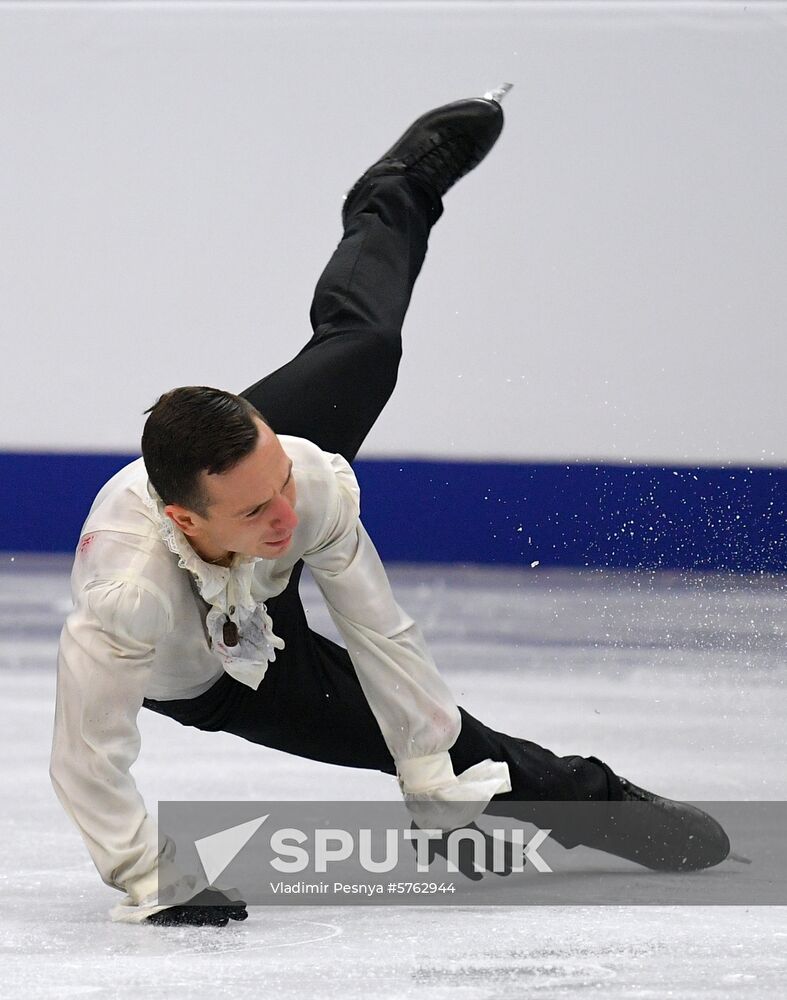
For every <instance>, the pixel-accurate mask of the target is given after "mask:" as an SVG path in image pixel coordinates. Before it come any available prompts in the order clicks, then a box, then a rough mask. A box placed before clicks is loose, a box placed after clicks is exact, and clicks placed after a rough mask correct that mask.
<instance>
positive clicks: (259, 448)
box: [164, 417, 298, 565]
mask: <svg viewBox="0 0 787 1000" xmlns="http://www.w3.org/2000/svg"><path fill="white" fill-rule="evenodd" d="M255 423H256V424H257V429H258V431H259V437H258V439H257V444H256V447H255V449H254V451H252V452H251V453H250V454H249V455H247V456H246V457H245V458H242V459H241V460H240V462H238V463H237V464H236V465H234V466H233V467H232V468H231V469H228V470H227V471H226V472H221V473H218V474H217V475H208V474H207V473H205V472H203V473H202V485H203V487H204V489H205V492H206V494H207V496H208V498H209V499H210V506H209V507H208V509H207V511H206V513H205V516H204V517H203V516H200V515H199V514H197V513H195V512H194V511H189V510H186V509H185V508H184V507H179V506H177V505H176V504H169V505H167V506H166V507H165V508H164V510H165V512H166V513H167V514H168V515H169V517H171V518H172V520H173V521H174V522H175V524H176V525H177V526H178V527H179V528H180V530H181V531H182V532H183V533H184V534H185V535H186V536H187V538H188V539H189V543H190V544H191V546H192V548H193V549H194V551H195V552H196V553H197V555H199V556H200V557H201V558H202V559H204V560H206V561H207V562H215V563H216V564H218V565H229V563H230V561H231V558H232V553H234V552H239V553H241V554H242V555H245V556H261V557H262V558H263V559H278V558H279V557H280V556H282V555H284V553H285V552H286V551H287V549H288V548H289V547H290V545H291V543H292V533H293V531H294V530H295V528H296V526H297V524H298V515H297V514H296V513H295V502H296V494H295V479H294V478H293V474H292V461H291V460H290V459H289V457H288V456H287V454H286V452H285V451H284V449H283V448H282V446H281V443H280V442H279V439H278V438H277V437H276V435H275V434H274V433H273V431H272V430H271V429H270V427H268V426H267V424H264V423H263V422H262V421H261V420H257V418H256V417H255Z"/></svg>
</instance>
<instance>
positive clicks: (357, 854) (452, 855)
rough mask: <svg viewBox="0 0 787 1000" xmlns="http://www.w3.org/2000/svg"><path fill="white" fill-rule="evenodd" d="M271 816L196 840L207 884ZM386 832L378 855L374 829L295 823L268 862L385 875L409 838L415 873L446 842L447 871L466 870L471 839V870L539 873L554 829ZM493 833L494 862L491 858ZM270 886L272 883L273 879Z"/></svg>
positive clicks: (281, 832)
mask: <svg viewBox="0 0 787 1000" xmlns="http://www.w3.org/2000/svg"><path fill="white" fill-rule="evenodd" d="M269 815H270V813H266V814H265V815H264V816H259V817H257V818H256V819H253V820H249V821H248V822H246V823H240V824H238V825H236V826H231V827H228V828H227V829H225V830H220V831H219V832H218V833H214V834H211V835H210V836H209V837H201V838H200V839H198V840H195V841H194V846H195V848H196V850H197V854H198V855H199V859H200V862H201V864H202V868H203V871H204V872H205V877H206V878H207V880H208V883H209V884H212V883H213V882H215V880H216V879H217V878H218V877H219V876H220V875H221V873H222V872H223V871H224V870H225V869H226V868H228V867H229V865H230V864H231V863H232V862H233V861H234V860H235V858H236V857H237V856H238V854H239V853H240V851H241V850H243V848H244V847H245V846H246V844H247V843H248V842H249V840H250V839H251V838H252V837H253V836H254V834H255V833H256V832H257V831H258V830H259V829H260V827H261V826H262V825H263V823H264V822H265V821H266V820H267V819H268V817H269ZM382 832H383V833H384V835H385V850H384V856H383V857H382V858H377V859H376V858H374V857H373V856H372V855H373V853H374V851H373V833H374V835H375V837H377V838H379V834H380V831H379V830H375V831H372V829H371V828H370V827H367V828H361V829H360V830H358V831H350V830H343V829H341V828H336V827H332V828H329V829H319V828H318V829H315V830H314V831H313V832H312V833H311V835H310V834H308V833H306V832H305V831H304V830H300V829H298V828H297V827H283V828H277V829H274V830H273V831H272V832H271V834H270V840H269V845H270V849H271V851H272V852H273V857H272V858H270V860H269V864H270V866H271V868H273V869H274V870H275V871H277V872H281V873H282V874H288V875H293V874H300V873H302V872H305V871H310V872H312V871H313V872H315V873H317V874H325V873H327V872H328V870H329V867H330V866H332V865H337V864H342V863H344V862H346V861H350V860H354V861H357V863H358V864H359V865H360V866H361V868H362V870H363V871H365V872H369V873H370V874H375V875H380V874H387V873H388V872H392V871H394V869H396V868H397V867H398V865H399V860H400V859H399V849H400V846H401V845H402V844H403V843H406V842H408V841H409V842H410V843H409V844H408V848H407V849H408V852H409V851H411V850H412V848H413V847H414V848H415V858H416V872H417V873H418V874H419V875H422V874H427V873H428V872H429V871H430V865H431V864H432V863H433V861H434V858H435V852H434V850H433V847H434V845H435V844H436V843H438V842H439V843H440V844H441V845H444V857H445V859H446V870H447V871H448V872H449V873H451V874H456V873H458V872H460V871H462V870H463V859H460V854H461V852H462V851H463V850H464V849H465V848H464V847H463V845H464V844H467V843H470V844H472V852H473V861H472V864H473V871H475V872H477V873H480V872H487V871H490V872H494V873H496V874H501V875H502V874H507V873H515V872H523V871H524V870H525V864H526V863H529V864H530V865H532V867H533V868H534V869H535V870H536V871H537V872H541V873H551V871H552V869H551V868H550V867H549V865H548V864H547V862H546V861H545V860H544V859H543V858H542V857H541V855H540V854H539V853H538V851H539V848H540V847H541V846H542V845H543V843H544V841H545V840H546V839H547V838H548V837H549V834H550V832H551V831H550V830H536V832H535V834H533V835H532V836H531V837H530V838H529V839H528V840H525V831H524V830H522V829H518V828H515V829H513V830H510V831H508V833H509V836H508V837H506V836H505V833H506V831H504V830H493V831H492V832H491V834H490V835H485V834H484V833H483V832H482V831H481V830H478V829H468V828H463V829H460V830H454V831H452V832H451V833H449V834H448V835H447V837H446V835H445V834H444V833H443V831H442V830H421V829H418V828H411V829H404V830H403V829H394V828H391V827H389V828H388V829H386V830H384V831H382ZM490 836H491V839H492V864H491V866H490V865H489V857H488V854H489V852H488V841H489V837H490ZM441 853H443V852H441ZM507 858H508V860H507ZM517 859H520V860H517ZM271 886H272V887H273V883H272V884H271ZM273 891H274V892H275V891H276V890H275V889H273Z"/></svg>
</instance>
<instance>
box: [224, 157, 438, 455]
mask: <svg viewBox="0 0 787 1000" xmlns="http://www.w3.org/2000/svg"><path fill="white" fill-rule="evenodd" d="M441 214H442V205H441V202H440V199H439V198H437V197H436V196H430V195H429V194H427V192H426V191H425V190H423V189H422V188H421V187H420V186H419V185H418V184H417V183H416V182H413V181H411V180H409V179H408V178H407V177H405V176H403V175H399V176H395V175H391V176H383V177H378V178H375V179H374V180H371V181H369V182H368V183H367V184H365V185H364V187H363V188H362V190H360V191H359V192H358V195H357V196H356V197H355V198H354V199H353V204H352V209H351V210H350V211H348V213H347V216H346V222H345V230H344V235H343V237H342V240H341V242H340V243H339V245H338V247H337V248H336V251H335V252H334V254H333V256H332V257H331V259H330V261H329V262H328V265H327V266H326V268H325V270H324V271H323V273H322V275H321V276H320V279H319V281H318V282H317V287H316V289H315V293H314V300H313V301H312V305H311V310H310V318H311V323H312V329H313V330H314V335H313V337H312V338H311V340H310V341H309V342H308V343H307V344H306V346H305V347H304V348H303V349H302V350H301V351H300V352H299V353H298V354H297V355H296V357H295V358H293V360H292V361H290V362H289V363H288V364H286V365H284V366H283V367H282V368H279V369H278V371H275V372H273V374H271V375H268V376H267V377H266V378H263V379H261V380H260V381H259V382H257V383H256V384H255V385H253V386H251V387H250V388H249V389H246V390H245V392H243V393H242V395H243V396H245V397H246V398H247V399H248V400H249V401H250V402H251V403H253V404H254V406H256V407H257V409H258V410H259V411H260V412H261V413H262V415H263V416H264V417H265V419H266V420H267V421H268V422H269V423H270V425H271V426H272V427H273V429H274V430H275V431H276V432H277V433H279V434H290V435H294V436H296V437H304V438H308V439H309V440H310V441H313V442H314V443H315V444H317V445H319V447H320V448H322V449H323V450H325V451H330V452H338V453H339V454H341V455H343V456H344V457H345V458H346V459H347V460H348V461H352V459H353V458H354V457H355V455H356V453H357V451H358V449H359V448H360V446H361V443H362V442H363V440H364V438H365V437H366V435H367V434H368V433H369V431H370V429H371V427H372V425H373V424H374V422H375V420H376V419H377V417H378V416H379V414H380V412H381V410H382V408H383V407H384V406H385V404H386V402H387V401H388V398H389V397H390V395H391V392H392V391H393V388H394V385H395V384H396V375H397V369H398V366H399V359H400V357H401V353H402V339H401V332H402V323H403V322H404V317H405V313H406V312H407V307H408V305H409V303H410V296H411V295H412V291H413V286H414V285H415V281H416V279H417V277H418V275H419V273H420V270H421V266H422V264H423V260H424V256H425V254H426V248H427V241H428V236H429V231H430V229H431V227H432V225H434V223H435V222H436V221H437V219H438V218H439V217H440V215H441Z"/></svg>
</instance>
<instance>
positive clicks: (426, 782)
mask: <svg viewBox="0 0 787 1000" xmlns="http://www.w3.org/2000/svg"><path fill="white" fill-rule="evenodd" d="M396 769H397V771H398V772H399V784H400V785H401V786H402V790H403V791H405V792H413V793H418V792H426V791H428V790H429V789H430V788H437V787H438V786H440V785H449V784H456V782H457V781H458V780H459V779H458V778H457V777H456V775H455V774H454V766H453V764H452V763H451V755H450V754H449V753H448V751H447V750H443V751H441V752H440V753H433V754H429V755H428V756H427V757H411V758H410V760H398V761H397V762H396Z"/></svg>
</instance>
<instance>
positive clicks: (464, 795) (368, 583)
mask: <svg viewBox="0 0 787 1000" xmlns="http://www.w3.org/2000/svg"><path fill="white" fill-rule="evenodd" d="M331 462H332V465H333V468H334V474H335V475H334V481H335V493H334V495H333V496H332V497H330V510H331V515H330V518H329V519H328V521H327V524H326V530H325V532H324V537H323V540H322V542H321V544H320V545H319V546H318V547H316V548H315V549H314V550H312V551H310V552H308V553H307V554H306V555H305V556H304V561H305V562H306V564H307V565H308V566H309V567H310V568H311V570H312V573H313V575H314V578H315V581H316V582H317V585H318V587H319V588H320V590H321V592H322V594H323V596H324V598H325V600H326V603H327V605H328V608H329V611H330V613H331V617H332V618H333V620H334V622H335V623H336V626H337V628H338V629H339V631H340V633H341V635H342V637H343V639H344V641H345V643H346V644H347V651H348V653H349V654H350V658H351V659H352V661H353V665H354V666H355V669H356V672H357V674H358V679H359V682H360V684H361V687H362V688H363V691H364V694H365V695H366V698H367V701H368V702H369V705H370V707H371V709H372V711H373V712H374V715H375V718H376V719H377V722H378V724H379V726H380V730H381V732H382V734H383V737H384V739H385V741H386V744H387V745H388V748H389V750H390V751H391V755H392V757H393V758H394V760H395V762H396V767H397V772H398V774H399V780H400V784H401V787H402V791H403V793H404V796H405V799H406V800H407V802H408V805H409V806H410V808H411V810H412V811H413V813H414V815H415V816H416V820H417V821H418V822H419V825H436V826H439V827H441V828H452V827H455V826H463V825H465V823H467V822H470V821H472V819H475V818H476V817H477V816H478V815H480V813H481V812H482V810H483V808H484V806H485V805H486V804H487V803H488V801H489V799H490V798H491V797H492V796H493V795H495V794H497V793H498V792H504V791H509V790H510V784H509V777H508V768H507V765H506V764H504V763H494V762H492V761H489V760H487V761H481V762H479V763H478V764H476V765H474V766H473V767H472V768H470V769H469V770H468V771H465V772H464V773H463V774H462V775H459V776H457V775H455V774H454V771H453V767H452V764H451V758H450V755H449V753H448V750H449V748H450V747H451V746H452V745H453V744H454V742H455V741H456V738H457V736H458V735H459V730H460V725H461V722H460V715H459V711H458V709H457V707H456V703H455V701H454V699H453V696H452V695H451V692H450V690H449V689H448V686H447V685H446V683H445V682H444V681H443V679H442V678H441V677H440V674H439V673H438V671H437V667H436V666H435V663H434V661H433V659H432V657H431V655H430V653H429V651H428V649H427V647H426V643H425V642H424V639H423V636H422V635H421V631H420V629H419V628H418V626H417V625H416V624H415V622H414V621H413V620H412V618H410V616H409V615H407V613H406V612H405V611H403V609H402V608H401V607H400V606H399V605H398V604H397V602H396V600H395V599H394V596H393V593H392V591H391V587H390V584H389V582H388V578H387V575H386V573H385V569H384V567H383V565H382V562H381V561H380V557H379V556H378V554H377V551H376V549H375V548H374V545H373V544H372V541H371V539H370V538H369V536H368V534H367V533H366V531H365V529H364V527H363V525H362V524H361V522H360V520H359V513H360V512H359V503H358V496H359V490H358V485H357V483H356V480H355V477H354V475H353V473H352V470H351V469H350V467H349V465H347V463H346V462H345V461H344V459H342V458H341V457H340V456H338V455H336V456H332V457H331ZM438 803H444V805H438ZM457 803H467V805H466V806H462V805H458V804H457Z"/></svg>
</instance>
